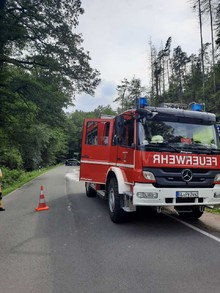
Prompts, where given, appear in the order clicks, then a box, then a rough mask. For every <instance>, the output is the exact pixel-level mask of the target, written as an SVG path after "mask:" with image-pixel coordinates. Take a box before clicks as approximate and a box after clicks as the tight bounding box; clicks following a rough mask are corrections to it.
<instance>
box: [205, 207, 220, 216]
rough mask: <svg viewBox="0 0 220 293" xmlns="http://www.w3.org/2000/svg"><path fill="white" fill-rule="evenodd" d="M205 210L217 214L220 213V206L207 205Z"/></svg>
mask: <svg viewBox="0 0 220 293" xmlns="http://www.w3.org/2000/svg"><path fill="white" fill-rule="evenodd" d="M205 211H206V212H208V213H212V214H215V215H220V206H219V207H215V208H208V207H206V208H205Z"/></svg>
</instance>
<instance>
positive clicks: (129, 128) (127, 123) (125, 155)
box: [117, 116, 135, 183]
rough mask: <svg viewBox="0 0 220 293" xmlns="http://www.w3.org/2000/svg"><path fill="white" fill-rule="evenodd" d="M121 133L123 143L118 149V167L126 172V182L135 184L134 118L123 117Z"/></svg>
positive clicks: (121, 142)
mask: <svg viewBox="0 0 220 293" xmlns="http://www.w3.org/2000/svg"><path fill="white" fill-rule="evenodd" d="M122 124H123V126H122V131H121V133H120V135H119V136H120V137H121V141H120V143H119V144H118V147H117V166H118V167H120V169H122V170H123V171H124V174H125V175H126V178H125V181H127V182H128V183H133V175H134V164H135V162H134V157H135V120H134V118H133V117H132V116H124V117H123V123H122Z"/></svg>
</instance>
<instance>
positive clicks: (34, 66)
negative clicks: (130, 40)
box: [0, 0, 220, 173]
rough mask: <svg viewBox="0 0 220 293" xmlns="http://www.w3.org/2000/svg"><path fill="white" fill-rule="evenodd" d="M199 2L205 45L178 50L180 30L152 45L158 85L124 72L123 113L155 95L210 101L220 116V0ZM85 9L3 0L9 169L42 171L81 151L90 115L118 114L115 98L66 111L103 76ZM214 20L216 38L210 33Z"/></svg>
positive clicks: (0, 121) (1, 97)
mask: <svg viewBox="0 0 220 293" xmlns="http://www.w3.org/2000/svg"><path fill="white" fill-rule="evenodd" d="M191 2H192V8H193V9H194V11H195V12H196V14H195V17H198V19H199V23H200V29H201V30H200V36H201V50H200V52H198V54H191V55H188V54H187V53H186V52H184V50H183V49H182V48H181V46H177V47H176V48H173V49H171V45H172V37H169V38H168V39H167V42H166V43H165V46H164V47H163V48H160V49H159V50H157V49H156V48H155V47H154V46H153V45H152V44H150V49H151V54H150V60H151V68H150V72H151V84H150V85H148V86H143V85H142V84H141V81H140V79H139V78H132V79H131V80H128V79H126V78H124V79H123V80H122V81H121V84H119V85H118V86H117V93H118V95H117V97H116V98H115V101H116V102H118V103H119V105H120V108H118V110H117V112H121V111H123V110H124V109H127V108H128V107H130V106H133V105H134V102H135V99H136V98H137V97H139V96H148V97H149V98H150V103H151V105H159V104H160V103H162V102H180V103H184V104H189V103H191V102H193V101H196V102H204V103H205V105H206V110H208V111H211V112H214V113H215V114H217V115H219V113H220V103H219V101H220V4H219V1H217V0H191ZM83 12H84V11H83V8H82V7H81V1H80V0H38V1H35V0H0V101H1V107H0V141H1V145H0V167H2V166H3V167H4V168H5V170H10V169H18V170H24V171H27V170H36V169H38V168H39V167H44V166H48V165H54V164H56V163H59V162H62V161H63V160H64V159H65V158H72V157H74V156H75V157H77V156H78V155H79V153H80V148H81V133H82V127H83V120H84V118H87V117H99V116H100V114H101V113H105V114H110V115H115V114H116V113H115V112H114V111H113V110H112V109H111V107H110V106H109V105H108V106H106V107H103V106H99V107H98V108H97V109H95V110H94V111H93V112H88V113H86V112H83V111H75V112H74V113H72V114H66V113H65V111H64V109H65V108H67V107H68V106H70V105H73V104H74V96H75V94H76V93H83V92H84V93H87V94H91V95H93V94H94V90H95V88H96V86H97V85H98V84H99V82H100V79H99V72H98V71H97V70H95V69H93V68H91V67H90V56H89V53H88V52H86V51H85V50H84V48H83V47H82V43H83V40H82V36H81V35H79V34H77V33H76V26H77V25H78V21H79V16H80V15H81V14H82V13H83ZM207 19H210V28H211V29H210V34H212V36H213V42H212V43H204V42H203V38H202V25H203V21H204V20H206V21H207ZM143 61H144V60H143ZM146 71H149V70H146ZM15 173H16V172H15Z"/></svg>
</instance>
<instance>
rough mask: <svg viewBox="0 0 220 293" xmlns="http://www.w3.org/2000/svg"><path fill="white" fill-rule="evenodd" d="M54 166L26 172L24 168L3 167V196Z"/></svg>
mask: <svg viewBox="0 0 220 293" xmlns="http://www.w3.org/2000/svg"><path fill="white" fill-rule="evenodd" d="M52 168H54V166H53V167H48V168H42V169H39V170H35V171H30V172H25V171H23V170H10V169H8V168H3V169H2V173H3V178H2V192H3V196H5V195H6V194H8V193H10V192H12V191H13V190H15V189H17V188H20V187H21V186H23V185H24V184H25V183H27V182H29V181H31V180H32V179H34V178H36V177H38V176H40V175H41V174H43V173H45V172H47V171H48V170H50V169H52Z"/></svg>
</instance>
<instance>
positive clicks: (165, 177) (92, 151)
mask: <svg viewBox="0 0 220 293" xmlns="http://www.w3.org/2000/svg"><path fill="white" fill-rule="evenodd" d="M200 106H201V105H199V104H193V107H192V108H193V110H196V111H193V110H189V109H187V110H186V109H181V108H178V107H179V106H178V105H173V104H172V105H170V104H164V105H163V107H152V106H148V105H147V101H146V99H143V98H140V99H139V100H138V102H137V107H135V108H134V109H129V110H127V111H125V112H123V113H121V114H120V115H118V116H116V117H108V116H106V117H101V118H97V119H96V118H95V119H85V121H84V128H83V136H82V150H81V162H80V180H81V181H85V187H86V194H87V196H88V197H93V196H96V195H99V196H101V197H103V198H106V199H108V207H109V213H110V218H111V220H112V221H113V222H115V223H119V222H121V221H123V220H124V218H125V215H126V213H127V212H134V211H136V208H137V207H138V206H142V207H143V206H151V207H155V208H156V209H157V210H158V212H160V211H161V209H162V208H163V207H168V206H173V207H174V208H175V209H176V211H177V212H178V214H179V216H180V217H182V218H185V219H197V218H199V217H200V216H202V214H203V211H204V207H205V206H210V205H212V206H214V205H218V204H220V140H219V135H218V131H217V128H216V117H215V115H214V114H211V113H207V112H202V111H201V107H200Z"/></svg>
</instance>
